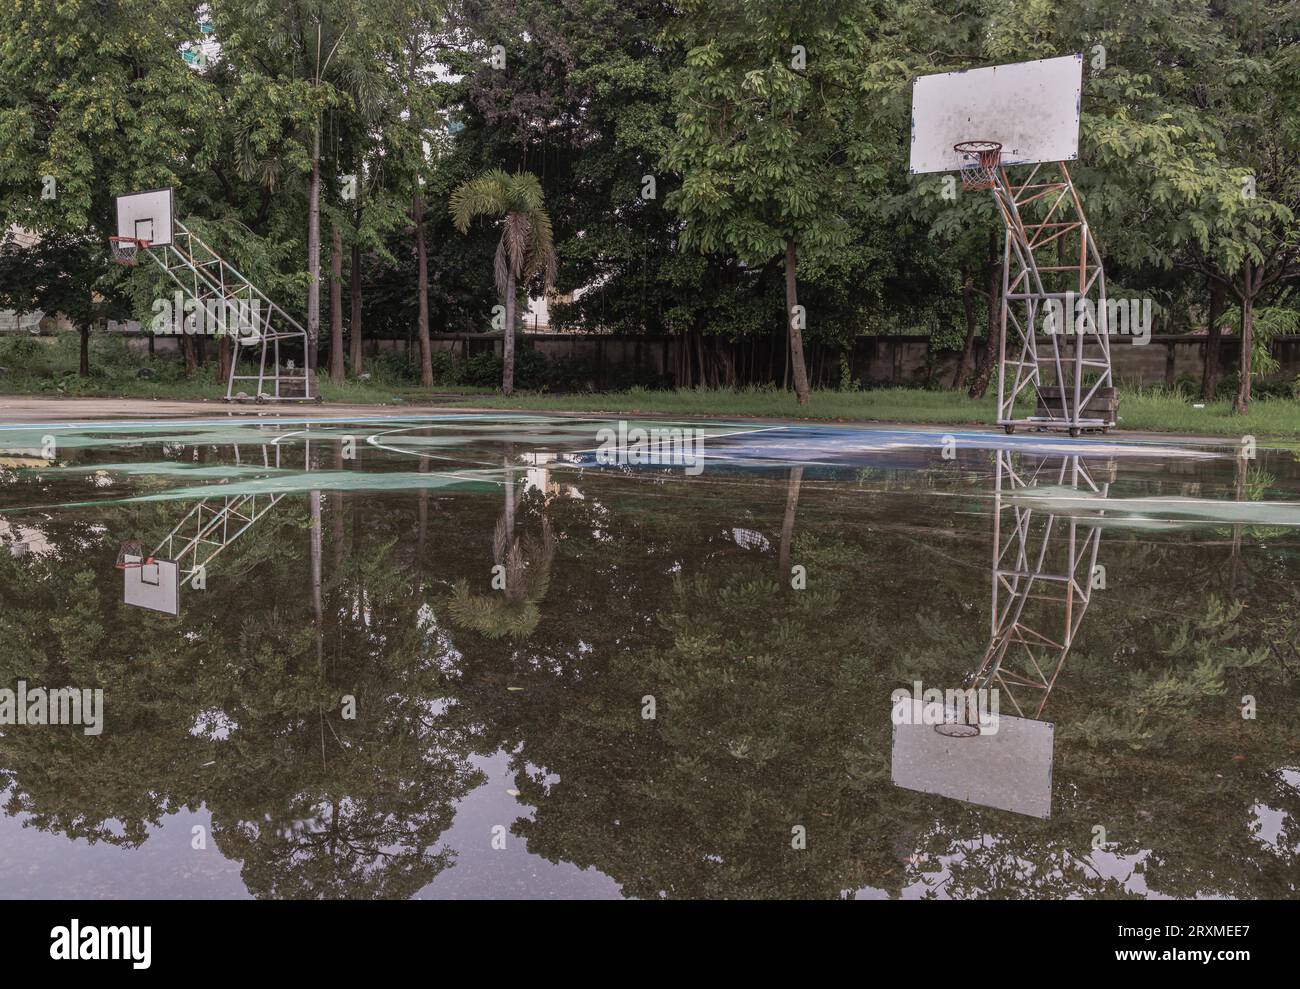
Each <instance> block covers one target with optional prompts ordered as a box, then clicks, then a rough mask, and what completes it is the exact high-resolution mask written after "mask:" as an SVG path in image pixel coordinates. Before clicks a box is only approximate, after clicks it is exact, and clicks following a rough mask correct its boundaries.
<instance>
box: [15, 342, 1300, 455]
mask: <svg viewBox="0 0 1300 989" xmlns="http://www.w3.org/2000/svg"><path fill="white" fill-rule="evenodd" d="M379 366H380V367H381V368H382V362H380V365H379ZM0 367H4V368H7V370H6V371H5V372H4V373H3V374H0V395H4V394H9V395H49V396H60V395H67V396H84V397H87V398H136V399H168V400H176V401H206V402H217V401H220V399H221V397H222V396H223V395H224V394H225V383H224V382H221V381H218V380H217V375H216V365H215V362H214V361H209V362H208V364H207V365H206V366H204V367H202V368H200V369H199V370H198V372H197V373H196V374H195V375H194V376H193V377H192V378H186V377H185V376H184V373H183V370H182V368H181V366H180V364H179V362H178V361H177V360H176V358H175V357H174V356H172V355H169V356H167V357H161V356H160V357H157V358H154V359H152V360H151V359H149V358H148V356H147V355H143V354H137V353H135V352H134V351H130V350H128V349H127V348H126V346H125V345H124V344H123V343H122V342H120V341H117V340H113V339H111V338H108V339H105V338H102V337H101V338H99V339H96V338H94V337H92V349H91V370H92V374H91V376H90V377H86V378H83V377H80V376H79V375H78V374H77V373H76V368H77V339H76V336H75V334H65V335H64V336H62V337H60V338H59V339H57V340H52V341H35V340H27V339H24V338H22V337H17V336H13V337H8V338H0ZM141 367H149V368H151V369H152V370H153V372H154V374H155V375H156V377H155V378H153V379H143V378H139V377H137V376H136V375H137V372H138V371H139V369H140V368H141ZM320 390H321V394H322V395H323V397H324V399H325V401H327V402H335V403H339V404H355V405H385V406H402V405H411V406H426V407H427V406H431V405H433V406H440V407H446V408H466V407H473V408H493V409H522V410H534V411H543V412H590V413H608V414H618V415H637V414H644V415H662V416H675V417H689V416H703V417H710V418H723V417H737V416H741V417H744V416H757V417H768V416H770V417H779V418H785V419H805V420H814V421H844V422H873V421H874V422H897V423H920V424H927V423H928V424H936V425H952V426H965V425H986V424H988V423H990V422H992V421H993V419H994V400H993V398H992V397H991V396H990V397H986V398H984V399H982V400H978V401H976V400H972V399H970V398H967V397H966V394H965V393H964V392H953V391H927V390H924V389H919V388H880V389H874V390H867V391H830V390H827V391H817V392H814V393H813V397H812V401H811V402H810V403H809V404H808V405H806V406H801V405H799V404H798V403H797V402H796V401H795V398H794V395H793V394H792V393H791V392H784V391H780V390H778V389H775V388H746V389H740V390H736V391H728V390H724V389H707V388H698V389H685V390H678V391H650V390H646V389H632V390H630V391H622V392H608V393H601V394H590V393H587V394H548V393H537V392H527V393H519V394H516V395H513V396H511V397H510V398H506V397H505V396H503V395H501V394H499V393H498V392H496V391H495V390H493V389H489V388H481V387H473V386H468V385H452V384H441V383H440V384H435V385H434V386H433V388H432V389H425V388H421V387H419V386H418V385H414V384H411V383H410V382H409V381H408V380H406V379H405V378H401V377H396V378H394V379H388V380H386V379H383V378H382V377H380V378H372V379H370V380H368V381H355V380H349V381H347V382H345V383H344V384H342V385H339V386H335V385H332V384H331V383H330V382H329V379H328V378H323V377H322V378H321V379H320ZM453 396H454V397H453ZM1028 411H1029V410H1028V409H1027V408H1024V409H1022V411H1021V414H1028ZM1119 414H1120V422H1119V428H1120V429H1121V430H1141V431H1152V432H1170V433H1182V434H1189V435H1202V436H1242V435H1246V434H1250V435H1254V436H1269V437H1284V438H1287V439H1289V440H1292V441H1293V442H1294V441H1295V440H1296V439H1297V438H1300V401H1297V400H1294V399H1283V398H1258V399H1256V400H1255V401H1254V402H1253V403H1252V405H1251V410H1250V413H1249V414H1248V415H1246V416H1234V415H1233V414H1232V409H1231V406H1230V403H1229V402H1227V401H1226V400H1225V401H1218V402H1210V403H1207V404H1206V406H1205V407H1204V408H1199V409H1198V408H1195V407H1194V402H1193V400H1191V399H1189V398H1187V397H1186V396H1184V395H1183V394H1182V393H1180V392H1178V391H1175V390H1173V389H1168V388H1163V387H1148V388H1135V387H1132V386H1129V387H1124V386H1121V387H1120V411H1119Z"/></svg>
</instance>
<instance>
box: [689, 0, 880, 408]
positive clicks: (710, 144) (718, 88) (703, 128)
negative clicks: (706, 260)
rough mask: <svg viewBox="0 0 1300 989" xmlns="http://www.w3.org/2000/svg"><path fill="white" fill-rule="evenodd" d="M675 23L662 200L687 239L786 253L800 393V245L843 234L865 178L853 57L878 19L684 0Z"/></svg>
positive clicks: (842, 6)
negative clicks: (674, 108)
mask: <svg viewBox="0 0 1300 989" xmlns="http://www.w3.org/2000/svg"><path fill="white" fill-rule="evenodd" d="M681 6H682V13H683V16H682V18H681V20H680V21H679V22H678V24H677V29H676V32H675V33H676V35H677V37H678V39H679V40H680V42H681V44H682V45H683V47H684V48H685V49H686V64H685V67H684V68H683V69H682V70H681V71H680V73H678V75H677V78H676V80H675V82H676V89H677V91H678V93H679V97H680V101H679V104H678V105H679V112H678V116H677V132H676V141H675V142H674V144H673V146H672V149H671V151H670V153H669V155H668V157H667V163H668V164H669V166H670V167H673V168H676V169H678V170H679V171H680V172H681V173H682V184H681V188H680V189H678V190H677V191H675V192H674V193H673V194H672V196H671V197H670V198H669V201H668V203H669V206H670V207H672V208H674V209H676V210H677V211H678V212H679V214H680V215H681V217H682V219H683V220H684V221H685V223H686V226H685V230H684V231H683V234H682V242H683V244H684V245H685V246H688V247H693V248H698V249H700V250H703V251H725V252H732V253H734V254H736V255H737V256H738V257H739V258H740V259H741V260H742V261H744V262H746V263H750V264H761V263H763V262H766V261H768V260H770V259H772V258H774V257H777V256H780V257H782V259H783V265H784V274H785V302H786V305H785V323H786V326H787V329H788V334H789V347H790V360H791V367H792V369H793V374H794V388H795V392H796V394H797V395H798V398H799V402H800V403H801V404H804V403H807V401H808V398H809V384H808V372H807V368H806V365H805V357H804V345H803V328H804V326H805V325H806V323H805V318H804V311H803V310H802V309H800V308H799V302H798V294H797V267H798V261H799V258H800V256H801V255H802V256H803V257H804V258H805V259H808V258H809V257H814V258H815V257H816V256H817V255H818V254H819V253H824V252H827V251H828V250H830V249H832V248H835V247H837V246H842V245H844V244H845V243H846V242H847V241H848V239H849V237H850V235H851V231H850V229H849V227H848V224H847V223H846V221H845V215H844V214H845V206H846V204H848V203H851V202H853V201H854V200H858V199H860V198H861V197H863V196H864V194H865V192H866V191H867V188H868V186H869V185H870V177H869V172H870V171H871V170H872V168H873V165H872V156H871V146H870V143H869V141H868V140H867V139H866V137H867V135H866V133H865V132H864V128H863V126H862V123H861V111H862V107H863V104H864V102H865V101H864V99H863V95H862V92H861V88H860V87H861V80H862V75H863V62H864V61H865V60H866V55H867V53H868V51H869V49H870V32H871V30H872V27H873V25H874V22H875V16H874V11H873V7H872V5H871V4H870V3H863V2H855V0H833V2H829V3H820V4H795V5H791V4H786V3H781V2H778V0H763V2H758V3H750V2H740V0H727V2H722V3H716V2H712V0H689V2H686V3H683V4H682V5H681Z"/></svg>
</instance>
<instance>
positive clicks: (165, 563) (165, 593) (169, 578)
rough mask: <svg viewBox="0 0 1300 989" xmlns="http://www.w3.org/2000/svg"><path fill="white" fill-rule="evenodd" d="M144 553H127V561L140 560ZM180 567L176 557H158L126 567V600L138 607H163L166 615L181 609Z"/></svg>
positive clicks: (123, 574)
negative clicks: (133, 554) (174, 558)
mask: <svg viewBox="0 0 1300 989" xmlns="http://www.w3.org/2000/svg"><path fill="white" fill-rule="evenodd" d="M139 561H140V557H138V556H127V557H126V559H125V561H124V562H126V563H139ZM179 571H180V568H179V567H177V566H176V561H175V560H154V561H153V562H152V563H145V564H143V565H141V566H138V567H127V568H126V569H125V570H123V571H122V576H123V578H124V580H125V584H124V587H123V592H122V600H123V601H124V602H125V603H127V604H129V605H132V606H133V607H136V608H148V609H149V610H150V611H161V612H162V613H163V614H165V615H179V614H180V613H181V594H180V583H179V580H178V577H179Z"/></svg>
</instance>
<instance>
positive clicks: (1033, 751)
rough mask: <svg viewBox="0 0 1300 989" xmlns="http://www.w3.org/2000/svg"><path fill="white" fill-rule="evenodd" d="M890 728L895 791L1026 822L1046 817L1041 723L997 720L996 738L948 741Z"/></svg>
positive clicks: (922, 731)
mask: <svg viewBox="0 0 1300 989" xmlns="http://www.w3.org/2000/svg"><path fill="white" fill-rule="evenodd" d="M913 713H914V715H915V716H914V717H913V718H912V719H911V720H912V723H911V724H906V725H897V724H896V725H894V747H893V756H892V758H891V762H890V768H891V777H892V779H893V781H894V784H895V785H896V786H901V787H903V788H904V789H906V790H917V791H919V792H921V793H933V794H937V795H938V796H941V797H952V798H953V799H955V800H964V801H966V802H967V803H972V804H979V805H980V806H982V807H996V808H998V809H999V810H1009V811H1012V812H1014V813H1016V814H1027V815H1029V816H1030V817H1041V818H1044V819H1046V818H1049V817H1051V816H1052V736H1053V731H1054V727H1053V725H1051V724H1050V723H1049V722H1046V721H1033V720H1030V719H1029V718H1012V717H1008V716H1007V715H999V716H998V719H997V722H998V723H997V732H996V733H994V734H991V735H990V734H980V735H973V736H971V737H969V738H953V737H950V736H948V735H941V734H940V733H939V732H937V731H935V730H934V729H935V726H934V725H925V724H920V721H921V705H920V702H914V708H913Z"/></svg>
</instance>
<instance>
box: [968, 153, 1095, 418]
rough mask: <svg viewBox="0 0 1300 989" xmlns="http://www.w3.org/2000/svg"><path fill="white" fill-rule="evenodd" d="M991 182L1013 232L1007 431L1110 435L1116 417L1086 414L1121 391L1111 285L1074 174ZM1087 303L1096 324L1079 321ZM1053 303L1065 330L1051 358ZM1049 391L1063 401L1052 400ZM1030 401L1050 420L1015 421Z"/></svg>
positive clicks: (999, 172) (1003, 412) (1008, 273)
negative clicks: (1114, 362)
mask: <svg viewBox="0 0 1300 989" xmlns="http://www.w3.org/2000/svg"><path fill="white" fill-rule="evenodd" d="M992 174H993V187H992V191H993V198H994V201H995V202H996V203H997V205H998V210H999V212H1000V213H1001V215H1002V220H1003V224H1004V226H1005V228H1006V239H1005V243H1004V246H1003V257H1002V312H1001V329H1002V333H1001V343H1000V352H999V355H998V357H999V360H998V425H999V426H1002V427H1004V428H1005V429H1006V431H1007V432H1008V433H1010V432H1012V431H1014V429H1015V427H1016V426H1018V425H1025V426H1030V427H1035V428H1038V429H1065V430H1068V431H1069V433H1070V435H1071V436H1077V435H1079V433H1080V432H1081V431H1083V430H1085V429H1088V430H1102V431H1103V432H1104V431H1105V430H1107V429H1109V428H1110V427H1111V426H1113V425H1115V420H1114V413H1113V412H1110V411H1108V412H1106V413H1105V415H1104V416H1103V417H1099V416H1096V415H1092V416H1087V415H1085V414H1084V413H1086V412H1088V411H1089V405H1090V403H1091V402H1092V401H1093V399H1094V397H1096V396H1097V395H1098V392H1099V391H1100V390H1101V389H1111V388H1113V387H1114V385H1113V382H1112V378H1111V361H1110V340H1109V337H1108V325H1109V324H1108V320H1107V310H1106V276H1105V273H1104V272H1103V270H1102V263H1101V254H1100V252H1099V251H1098V249H1097V244H1096V241H1095V240H1094V239H1093V236H1092V231H1091V230H1090V228H1089V226H1088V220H1087V217H1086V216H1085V215H1084V212H1083V204H1082V202H1080V200H1079V194H1078V192H1077V191H1076V189H1075V187H1074V182H1073V180H1072V179H1071V178H1070V170H1069V168H1068V167H1067V166H1066V163H1065V162H1063V161H1058V162H1051V163H1047V164H1037V165H1034V166H1033V168H1032V169H1031V170H1030V171H1029V173H1028V174H1027V175H1026V176H1025V177H1024V178H1023V180H1021V181H1019V182H1012V181H1011V180H1010V178H1009V177H1008V176H1007V171H1006V167H1005V166H1003V165H999V166H998V167H997V168H996V169H993V170H992ZM1079 300H1089V301H1090V302H1091V306H1092V313H1094V314H1096V318H1095V319H1090V318H1085V317H1084V316H1082V315H1076V312H1075V311H1071V308H1072V305H1077V304H1078V302H1079ZM1053 301H1055V302H1058V303H1060V305H1061V307H1062V308H1063V310H1064V312H1063V315H1064V320H1063V322H1064V323H1065V325H1064V326H1055V327H1054V329H1055V332H1053V333H1050V334H1049V335H1048V339H1049V340H1050V342H1051V345H1050V348H1049V349H1047V350H1046V351H1043V350H1042V349H1040V346H1039V343H1038V340H1037V337H1036V328H1037V327H1038V326H1039V324H1040V321H1041V320H1042V318H1043V316H1044V315H1045V314H1046V313H1047V312H1048V311H1049V310H1048V308H1047V304H1048V303H1049V302H1053ZM1008 329H1014V330H1015V332H1016V335H1015V339H1014V340H1009V339H1008V332H1007V331H1008ZM1070 342H1073V348H1071V347H1070ZM1009 349H1010V356H1009V355H1008V350H1009ZM1071 349H1072V352H1071ZM1008 369H1011V371H1012V374H1010V375H1008V373H1007V372H1008ZM1008 378H1010V380H1008ZM1049 387H1050V388H1054V389H1055V390H1056V393H1055V394H1051V393H1048V394H1046V395H1045V394H1044V389H1045V388H1049ZM1026 393H1029V394H1032V395H1033V396H1034V399H1035V402H1036V404H1038V405H1039V406H1041V407H1042V408H1043V409H1044V410H1045V411H1046V413H1047V414H1046V415H1039V414H1037V410H1035V414H1032V415H1029V416H1021V417H1019V418H1017V417H1016V414H1015V412H1016V401H1017V400H1018V399H1019V398H1020V397H1021V396H1022V395H1023V394H1026ZM1106 394H1109V391H1107V392H1106Z"/></svg>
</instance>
